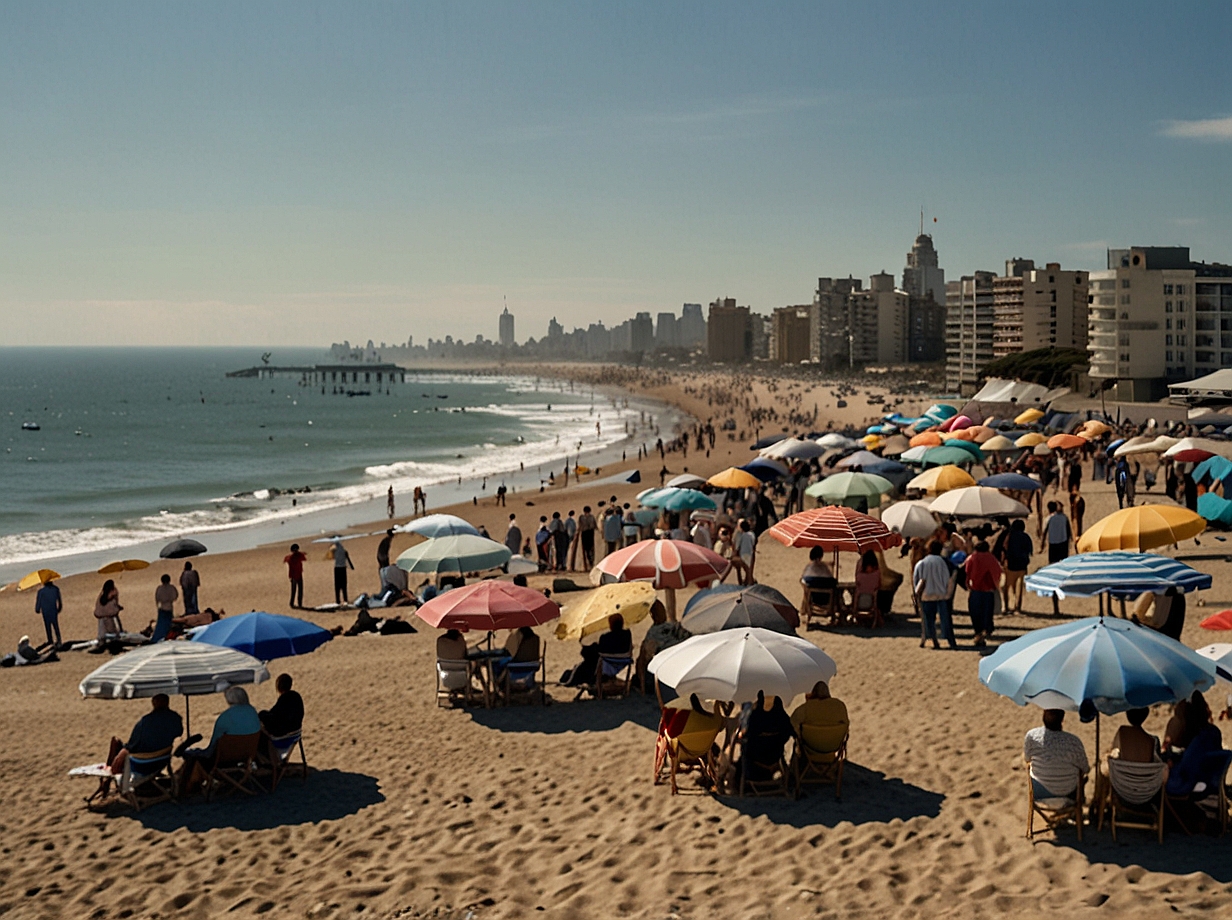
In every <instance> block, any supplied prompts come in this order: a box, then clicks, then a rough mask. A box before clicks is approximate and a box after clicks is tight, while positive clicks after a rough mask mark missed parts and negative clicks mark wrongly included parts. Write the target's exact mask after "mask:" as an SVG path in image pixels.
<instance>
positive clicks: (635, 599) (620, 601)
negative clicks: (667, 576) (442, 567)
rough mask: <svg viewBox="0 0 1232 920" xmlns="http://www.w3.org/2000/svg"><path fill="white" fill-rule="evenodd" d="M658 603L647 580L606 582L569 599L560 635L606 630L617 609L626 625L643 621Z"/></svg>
mask: <svg viewBox="0 0 1232 920" xmlns="http://www.w3.org/2000/svg"><path fill="white" fill-rule="evenodd" d="M447 593H450V594H452V593H453V592H447ZM654 603H655V589H654V586H653V585H648V584H646V583H645V582H641V581H634V582H625V583H621V584H610V585H602V586H600V587H598V588H595V589H594V590H593V591H587V592H586V593H585V594H580V595H578V596H577V597H576V598H570V599H569V600H568V601H567V602H566V603H565V605H564V608H563V610H562V611H561V614H560V622H559V623H557V624H556V638H557V639H581V638H583V637H585V636H589V635H592V634H593V633H597V632H603V630H605V629H607V618H608V617H610V616H611V615H612V614H613V613H619V614H620V615H621V616H622V617H624V621H625V625H626V626H628V625H630V624H632V623H640V622H641V621H642V620H644V619H646V617H647V616H649V615H650V608H651V607H652V606H654Z"/></svg>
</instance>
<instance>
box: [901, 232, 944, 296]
mask: <svg viewBox="0 0 1232 920" xmlns="http://www.w3.org/2000/svg"><path fill="white" fill-rule="evenodd" d="M903 290H904V291H906V292H907V293H908V294H910V295H912V296H913V297H932V299H933V300H935V301H936V302H937V303H939V304H942V303H945V272H944V271H943V270H942V269H941V268H940V267H939V266H938V265H937V250H936V249H934V248H933V238H932V237H931V236H929V235H928V234H927V233H924V232H921V233H920V235H919V236H917V237H916V238H915V245H914V246H912V247H911V252H909V253H907V267H906V268H904V269H903Z"/></svg>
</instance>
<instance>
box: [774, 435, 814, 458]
mask: <svg viewBox="0 0 1232 920" xmlns="http://www.w3.org/2000/svg"><path fill="white" fill-rule="evenodd" d="M825 452H826V448H825V446H824V445H822V444H819V443H817V442H816V441H801V440H800V439H799V438H785V439H784V440H782V441H779V442H778V443H776V444H771V445H770V446H769V447H767V448H764V449H763V450H762V451H761V455H762V456H763V457H765V458H766V459H768V460H812V459H813V458H814V457H820V456H821V455H822V454H824V453H825Z"/></svg>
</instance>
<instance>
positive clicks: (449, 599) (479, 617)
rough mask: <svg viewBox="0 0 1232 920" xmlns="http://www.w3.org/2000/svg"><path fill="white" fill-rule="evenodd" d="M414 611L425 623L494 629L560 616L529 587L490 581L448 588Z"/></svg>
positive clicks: (492, 630) (524, 624)
mask: <svg viewBox="0 0 1232 920" xmlns="http://www.w3.org/2000/svg"><path fill="white" fill-rule="evenodd" d="M415 612H416V613H417V614H418V615H419V618H420V619H421V620H423V621H424V622H425V623H427V624H428V625H429V626H437V627H440V628H441V629H458V630H461V631H462V632H466V631H467V630H470V629H477V630H482V631H485V632H494V631H495V630H498V629H517V628H518V627H520V626H539V625H540V624H542V623H546V622H548V620H554V619H556V618H557V617H558V616H560V606H559V605H557V604H556V603H555V602H554V601H550V600H548V599H547V598H546V597H544V596H543V594H542V592H539V591H535V590H534V589H533V588H523V587H522V586H521V585H515V584H510V583H509V582H507V581H494V580H490V581H480V582H476V583H475V584H473V585H467V586H466V587H463V588H452V589H451V590H449V591H446V592H445V593H443V594H438V595H437V596H436V597H434V598H432V600H430V601H428V603H426V604H424V605H423V606H422V607H420V608H419V609H418V610H417V611H415Z"/></svg>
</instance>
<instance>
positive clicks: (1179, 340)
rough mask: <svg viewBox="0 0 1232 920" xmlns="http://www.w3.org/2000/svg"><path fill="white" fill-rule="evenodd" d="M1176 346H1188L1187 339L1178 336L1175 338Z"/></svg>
mask: <svg viewBox="0 0 1232 920" xmlns="http://www.w3.org/2000/svg"><path fill="white" fill-rule="evenodd" d="M1176 344H1178V345H1188V344H1189V339H1188V338H1187V337H1186V336H1183V335H1178V336H1177V337H1176Z"/></svg>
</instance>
